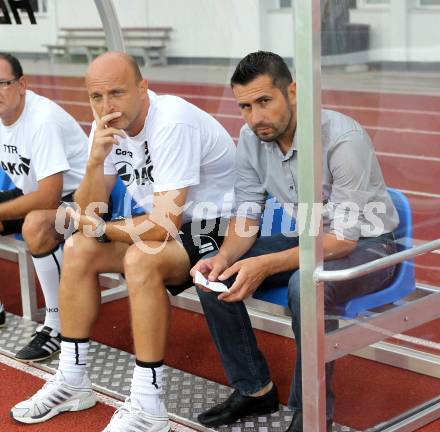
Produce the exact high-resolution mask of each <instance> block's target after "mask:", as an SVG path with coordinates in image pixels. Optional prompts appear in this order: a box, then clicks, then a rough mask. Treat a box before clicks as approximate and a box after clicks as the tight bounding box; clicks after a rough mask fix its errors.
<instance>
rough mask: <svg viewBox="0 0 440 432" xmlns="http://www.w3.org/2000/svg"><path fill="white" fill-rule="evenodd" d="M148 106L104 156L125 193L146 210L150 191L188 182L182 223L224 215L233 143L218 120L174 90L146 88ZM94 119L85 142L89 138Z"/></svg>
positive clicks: (229, 197) (229, 201) (230, 191)
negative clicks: (136, 128)
mask: <svg viewBox="0 0 440 432" xmlns="http://www.w3.org/2000/svg"><path fill="white" fill-rule="evenodd" d="M148 95H149V98H150V108H149V110H148V115H147V118H146V119H145V124H144V127H143V129H142V131H141V132H140V133H139V134H138V135H137V136H135V137H129V138H126V139H122V138H120V137H117V140H118V141H119V145H115V146H113V149H112V151H111V152H110V154H109V155H108V156H107V158H106V160H105V162H104V174H105V175H118V176H119V177H120V178H121V180H122V182H123V183H124V184H125V186H126V187H127V190H128V192H129V194H130V195H131V197H133V198H134V199H135V201H136V202H137V203H138V205H140V206H142V207H143V208H144V209H145V211H146V212H149V211H151V205H152V199H153V193H154V192H164V191H170V190H176V189H182V188H185V187H188V194H187V198H186V205H185V209H184V211H183V217H182V220H183V223H186V222H189V221H192V220H194V221H200V220H203V219H205V220H207V219H215V218H217V217H223V216H229V213H230V208H231V206H232V202H233V185H234V180H235V174H234V162H235V145H234V142H233V141H232V138H231V137H230V136H229V134H228V133H227V132H226V130H225V129H224V128H223V126H222V125H221V124H220V123H219V122H218V121H217V120H215V119H214V118H213V117H211V116H210V115H209V114H207V113H206V112H204V111H202V110H200V109H199V108H197V107H196V106H194V105H192V104H190V103H189V102H186V101H185V100H184V99H182V98H179V97H177V96H170V95H164V96H157V95H156V94H155V93H154V92H152V91H148ZM94 130H95V124H93V126H92V131H91V133H90V139H89V143H90V145H91V143H92V141H93V135H94Z"/></svg>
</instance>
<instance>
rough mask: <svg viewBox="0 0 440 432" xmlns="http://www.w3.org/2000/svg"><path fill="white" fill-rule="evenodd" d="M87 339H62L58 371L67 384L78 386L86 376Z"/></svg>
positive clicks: (88, 344)
mask: <svg viewBox="0 0 440 432" xmlns="http://www.w3.org/2000/svg"><path fill="white" fill-rule="evenodd" d="M89 346H90V343H89V340H88V339H70V338H64V337H63V338H62V340H61V354H60V363H59V366H58V371H59V372H61V373H62V374H63V377H64V380H65V381H66V382H67V384H70V385H73V386H76V387H78V386H80V384H81V383H82V382H83V381H84V377H85V375H86V374H87V355H88V353H89Z"/></svg>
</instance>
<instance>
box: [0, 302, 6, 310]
mask: <svg viewBox="0 0 440 432" xmlns="http://www.w3.org/2000/svg"><path fill="white" fill-rule="evenodd" d="M4 310H5V307H4V306H3V303H2V302H0V312H3V311H4Z"/></svg>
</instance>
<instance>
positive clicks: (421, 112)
mask: <svg viewBox="0 0 440 432" xmlns="http://www.w3.org/2000/svg"><path fill="white" fill-rule="evenodd" d="M322 106H323V107H325V108H330V109H338V108H339V109H349V110H355V111H381V112H390V113H399V114H413V115H414V114H415V115H436V116H439V117H440V113H439V112H438V111H425V110H410V109H400V108H382V107H380V106H379V107H367V106H362V105H333V104H322Z"/></svg>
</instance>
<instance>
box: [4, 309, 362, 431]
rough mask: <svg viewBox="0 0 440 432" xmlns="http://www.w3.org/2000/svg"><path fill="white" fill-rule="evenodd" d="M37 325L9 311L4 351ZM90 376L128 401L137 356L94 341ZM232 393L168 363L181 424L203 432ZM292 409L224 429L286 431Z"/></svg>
mask: <svg viewBox="0 0 440 432" xmlns="http://www.w3.org/2000/svg"><path fill="white" fill-rule="evenodd" d="M35 327H36V324H35V323H34V322H32V321H27V320H24V319H23V318H21V317H18V316H16V315H12V314H7V317H6V326H5V327H3V328H2V329H0V352H1V353H2V354H4V355H7V356H13V355H14V353H15V352H17V351H18V349H20V348H21V347H22V345H23V340H28V339H29V338H30V336H31V334H32V333H33V332H34V331H35ZM89 360H90V366H89V375H90V379H91V380H92V382H93V385H94V388H95V389H96V390H98V391H100V392H102V393H105V394H108V395H111V396H113V397H115V398H117V399H120V400H124V399H125V397H126V396H128V393H129V391H130V382H131V376H132V370H133V367H134V356H133V355H132V354H130V353H127V352H124V351H120V350H118V349H115V348H112V347H109V346H107V345H102V344H100V343H97V342H93V341H92V342H91V345H90V352H89ZM34 366H35V367H38V368H39V369H43V370H45V371H48V372H52V373H55V370H56V369H57V367H58V357H55V358H53V359H50V360H47V361H44V362H40V363H35V364H34ZM230 393H231V389H230V388H229V387H226V386H223V385H221V384H217V383H215V382H212V381H208V380H206V379H203V378H200V377H197V376H194V375H191V374H189V373H186V372H183V371H180V370H178V369H172V368H169V367H167V366H165V370H164V394H165V404H166V406H167V408H168V411H169V413H170V418H171V419H172V420H174V421H175V422H177V423H181V424H184V425H187V426H190V427H192V428H194V429H197V430H201V431H208V430H210V429H207V428H204V427H203V426H201V425H200V424H199V423H198V422H197V416H198V414H200V413H201V412H202V411H204V410H206V409H208V408H210V407H211V406H213V405H215V404H216V403H218V402H219V401H222V400H224V399H226V398H227V397H228V396H229V394H230ZM290 419H291V412H290V411H289V410H288V408H287V407H285V406H280V411H278V412H277V413H274V414H272V415H270V416H262V417H258V418H254V419H251V418H249V419H246V420H245V421H243V422H239V423H235V424H233V425H230V426H227V427H226V426H225V427H220V428H219V429H218V430H219V431H221V432H226V431H232V432H284V431H285V430H286V429H287V427H288V426H289V423H290ZM333 432H356V431H355V430H354V429H350V428H348V427H345V426H340V425H334V426H333Z"/></svg>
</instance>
